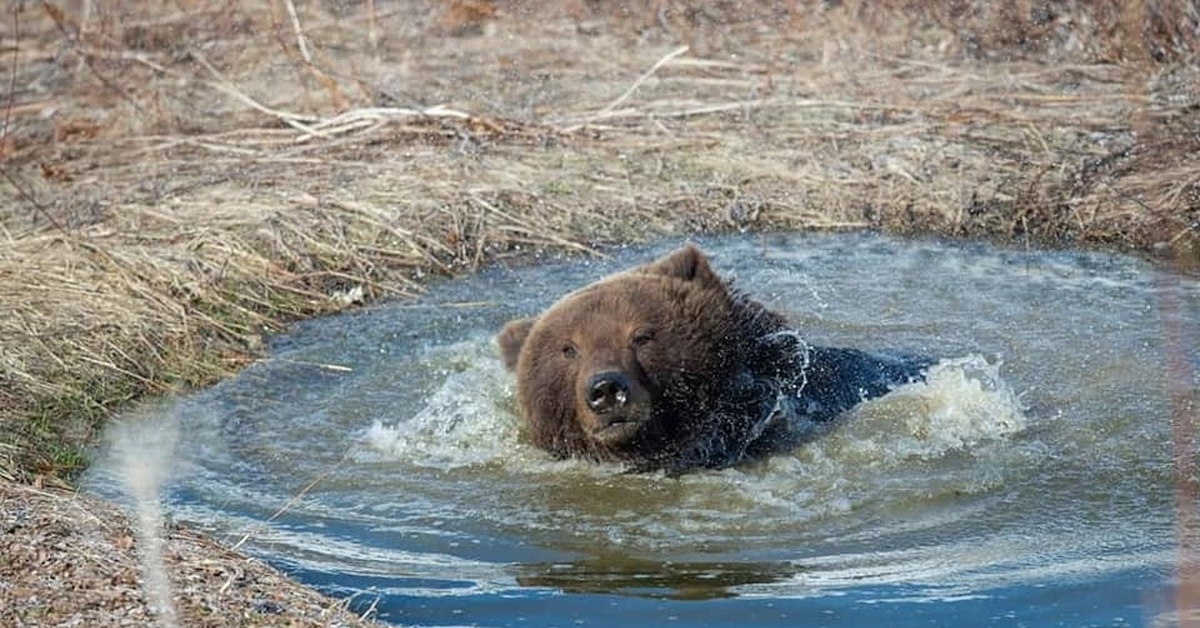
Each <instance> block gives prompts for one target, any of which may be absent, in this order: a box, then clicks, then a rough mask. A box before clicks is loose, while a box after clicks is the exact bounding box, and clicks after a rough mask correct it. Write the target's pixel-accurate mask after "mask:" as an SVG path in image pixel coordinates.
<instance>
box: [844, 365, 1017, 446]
mask: <svg viewBox="0 0 1200 628" xmlns="http://www.w3.org/2000/svg"><path fill="white" fill-rule="evenodd" d="M1000 366H1001V365H1000V363H999V362H997V363H994V364H992V363H989V362H988V361H987V360H986V359H985V358H983V357H982V356H979V355H970V356H967V357H963V358H955V359H948V360H942V361H941V362H938V363H937V364H935V365H933V366H932V367H930V368H929V371H928V373H927V374H926V379H925V381H924V382H917V383H913V384H907V385H904V386H901V387H899V388H897V389H896V390H894V391H892V392H891V393H889V394H888V395H886V396H884V397H881V398H879V399H875V400H872V401H869V402H867V403H864V404H863V405H861V406H860V407H859V408H858V409H857V410H856V411H855V417H854V418H853V419H852V420H851V421H850V422H849V424H848V426H847V429H846V430H845V432H844V434H843V440H844V441H845V442H844V449H845V450H846V452H847V453H849V454H851V455H854V456H855V457H858V456H871V457H872V458H875V459H880V458H885V459H902V458H909V457H918V458H926V459H928V458H937V457H939V456H943V455H946V454H947V453H949V452H952V451H961V450H970V449H972V448H974V447H976V446H978V445H980V444H981V443H984V442H986V441H995V440H998V439H1004V438H1007V437H1009V436H1010V435H1012V434H1014V433H1016V432H1019V431H1021V430H1023V429H1025V426H1026V419H1025V415H1024V413H1023V412H1022V408H1021V403H1020V400H1019V399H1018V398H1017V395H1016V393H1014V392H1013V390H1012V388H1011V387H1010V386H1009V385H1008V383H1007V382H1005V381H1004V379H1003V378H1001V376H1000Z"/></svg>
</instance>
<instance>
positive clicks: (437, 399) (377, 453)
mask: <svg viewBox="0 0 1200 628" xmlns="http://www.w3.org/2000/svg"><path fill="white" fill-rule="evenodd" d="M477 357H478V356H477ZM512 397H513V392H512V383H511V382H510V381H509V379H508V376H507V374H506V373H505V372H504V369H503V367H502V366H501V365H500V362H499V360H497V359H495V358H494V357H486V358H483V357H480V358H479V359H478V360H477V361H475V362H474V363H473V364H471V365H470V366H467V367H466V368H465V369H464V370H461V371H450V372H446V373H445V379H444V380H443V381H442V383H441V384H440V385H439V386H438V387H437V389H436V390H435V391H434V393H433V394H432V395H431V396H430V397H429V399H428V400H427V401H426V402H425V405H424V407H423V408H421V410H420V411H418V412H417V413H416V414H415V415H414V416H411V417H406V418H400V419H396V420H384V419H375V420H374V421H373V422H372V423H371V426H370V427H369V428H367V429H366V432H365V433H364V435H363V438H362V439H361V442H362V446H361V447H358V448H357V449H356V450H355V451H353V452H352V454H351V455H352V456H353V457H354V458H355V459H357V460H359V461H364V462H381V461H385V462H391V461H394V462H404V463H407V464H412V465H416V466H420V467H431V468H440V469H453V468H460V467H469V466H475V465H483V464H488V463H493V462H500V461H504V460H505V459H506V458H508V457H509V456H510V455H511V452H512V450H513V449H514V448H517V447H518V446H519V443H518V442H517V433H518V421H517V420H516V417H515V416H514V415H513V414H512V413H511V412H508V411H506V410H505V407H506V406H508V405H511V403H512Z"/></svg>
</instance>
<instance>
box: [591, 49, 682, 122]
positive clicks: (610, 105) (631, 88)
mask: <svg viewBox="0 0 1200 628" xmlns="http://www.w3.org/2000/svg"><path fill="white" fill-rule="evenodd" d="M687 51H688V47H687V46H680V47H678V48H676V49H675V50H672V51H671V52H669V53H667V54H666V55H664V56H663V57H662V58H661V59H659V60H658V61H655V62H654V65H652V66H650V69H649V70H646V71H645V72H644V73H643V74H642V75H641V76H639V77H638V79H637V80H636V81H634V82H633V85H630V86H629V89H627V90H625V93H623V94H621V95H620V96H619V97H617V99H616V100H614V101H612V102H610V103H608V105H607V106H606V107H604V108H603V109H601V110H600V111H598V112H597V113H596V117H597V118H602V117H604V116H605V115H606V114H608V113H609V112H610V111H612V110H613V109H616V108H617V107H619V106H621V104H622V103H624V102H625V101H626V100H629V99H630V97H632V96H633V93H634V92H636V91H637V89H638V88H639V87H641V86H642V83H645V82H646V81H648V80H650V77H652V76H654V73H655V72H657V71H658V69H659V68H661V67H663V66H664V65H666V64H668V63H670V62H671V59H674V58H675V57H678V56H679V55H681V54H683V53H685V52H687Z"/></svg>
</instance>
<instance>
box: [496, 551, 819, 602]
mask: <svg viewBox="0 0 1200 628" xmlns="http://www.w3.org/2000/svg"><path fill="white" fill-rule="evenodd" d="M516 569H517V574H516V578H517V583H518V584H520V585H521V586H525V587H545V588H552V589H558V590H560V591H562V592H564V593H590V594H603V595H620V596H626V597H637V598H648V599H660V600H717V599H727V598H735V597H738V596H739V593H738V592H737V591H735V590H734V588H735V587H741V586H746V585H756V584H772V583H776V582H782V581H784V580H788V579H790V578H793V577H795V575H796V574H797V573H799V572H800V571H801V568H800V567H799V566H797V565H795V564H792V563H790V562H736V561H730V562H672V561H658V560H646V559H640V558H634V557H632V556H624V555H615V554H606V555H603V556H596V557H592V558H587V559H583V560H579V561H575V562H569V563H564V562H552V563H531V564H525V565H519V566H518V567H517V568H516Z"/></svg>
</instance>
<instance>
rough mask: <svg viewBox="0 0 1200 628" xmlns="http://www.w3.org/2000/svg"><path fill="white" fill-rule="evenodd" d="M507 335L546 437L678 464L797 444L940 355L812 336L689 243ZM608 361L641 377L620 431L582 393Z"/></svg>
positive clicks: (681, 467)
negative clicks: (808, 339)
mask: <svg viewBox="0 0 1200 628" xmlns="http://www.w3.org/2000/svg"><path fill="white" fill-rule="evenodd" d="M647 337H648V338H649V340H647ZM496 342H497V345H498V347H499V349H500V354H501V358H502V360H503V362H504V365H505V367H506V368H508V369H509V370H510V371H514V372H515V373H516V374H517V400H518V404H519V406H520V410H521V413H522V415H523V417H524V419H525V426H526V433H527V434H528V437H529V438H530V440H531V441H532V442H533V443H534V444H535V445H537V446H538V447H540V448H542V449H545V450H547V451H549V452H550V453H552V454H554V455H555V456H558V457H563V458H565V457H582V458H590V459H594V460H620V461H624V462H626V463H628V465H629V467H630V468H631V469H632V470H637V471H648V470H655V469H664V470H666V471H668V472H670V473H682V472H684V471H687V470H689V469H693V468H698V467H703V468H720V467H727V466H731V465H734V464H738V463H739V462H742V461H744V460H747V459H755V458H760V457H763V456H766V455H769V454H771V453H775V452H779V451H784V450H787V449H791V448H793V447H795V446H796V445H797V444H799V443H801V442H803V441H804V440H806V439H807V438H811V437H812V436H813V435H815V434H817V433H819V432H820V431H821V430H822V428H823V426H826V425H828V424H829V423H830V422H831V421H832V419H834V418H835V417H836V416H837V415H839V414H841V413H842V412H844V411H846V410H848V409H849V408H850V407H852V406H853V405H855V404H857V403H858V402H859V401H861V400H863V399H865V398H870V397H875V396H879V395H881V394H884V393H886V392H887V391H888V390H890V389H891V388H892V387H893V386H895V385H896V384H899V383H903V382H907V381H910V380H913V379H917V378H919V377H920V376H921V369H923V368H924V367H925V366H927V365H928V360H921V359H915V360H903V359H895V360H893V359H888V358H883V357H878V356H872V355H869V354H866V353H863V352H860V351H855V350H851V349H831V348H820V347H811V346H809V345H808V344H807V343H805V342H804V340H803V339H802V338H801V336H800V334H799V333H798V332H797V331H796V330H794V329H792V328H791V327H789V325H788V323H787V321H786V319H785V318H784V317H783V316H781V315H779V314H777V313H775V312H772V311H770V310H768V309H766V308H765V307H764V306H762V305H761V304H759V303H758V302H756V301H753V300H752V299H750V298H749V297H748V296H746V295H745V294H743V293H742V292H740V291H739V290H736V289H734V288H733V287H732V286H731V285H730V284H729V283H728V282H726V281H725V280H723V279H721V278H720V277H719V276H718V275H717V274H716V273H715V272H714V271H713V270H712V268H711V267H710V266H709V264H708V260H707V258H706V257H705V256H704V254H703V253H702V252H701V251H700V250H699V249H698V248H696V247H694V246H691V245H689V246H686V247H684V248H682V249H680V250H678V251H676V252H674V253H672V254H670V255H668V256H666V257H663V258H661V259H659V260H656V261H654V262H651V263H650V264H646V265H644V266H640V267H637V268H634V269H631V270H629V271H625V272H623V273H619V274H616V275H613V276H611V277H608V278H606V279H603V280H601V281H599V282H596V283H594V284H591V285H589V286H586V287H584V288H582V289H580V290H578V291H576V292H573V293H571V294H569V295H567V296H565V297H563V298H562V299H561V300H559V302H558V303H556V304H554V305H553V306H551V307H550V309H548V310H547V311H546V312H545V313H544V314H543V315H542V316H540V317H538V318H529V319H521V320H517V321H513V322H510V323H509V324H508V325H506V326H505V328H504V329H503V330H502V331H501V332H500V333H499V334H498V335H497V337H496ZM605 370H609V371H618V372H621V373H624V374H627V375H628V376H629V378H630V381H631V385H630V392H629V397H630V401H629V404H628V405H629V408H628V409H627V410H626V409H624V408H623V412H627V413H629V414H630V416H634V417H637V421H635V423H637V425H638V427H637V428H636V431H635V432H634V433H633V436H632V437H628V438H621V439H618V440H617V441H616V442H608V441H606V439H605V438H603V437H601V436H599V435H602V434H605V433H606V432H605V431H604V430H603V429H602V426H598V423H597V421H599V419H597V417H596V416H594V415H595V413H594V412H592V411H590V410H589V408H588V406H587V405H586V403H584V401H583V396H585V395H584V390H585V388H584V383H585V382H586V381H587V378H588V377H589V376H590V374H592V373H596V372H598V371H605ZM622 427H628V426H622ZM632 429H633V428H629V430H627V431H632ZM607 433H608V434H612V433H614V432H607Z"/></svg>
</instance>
